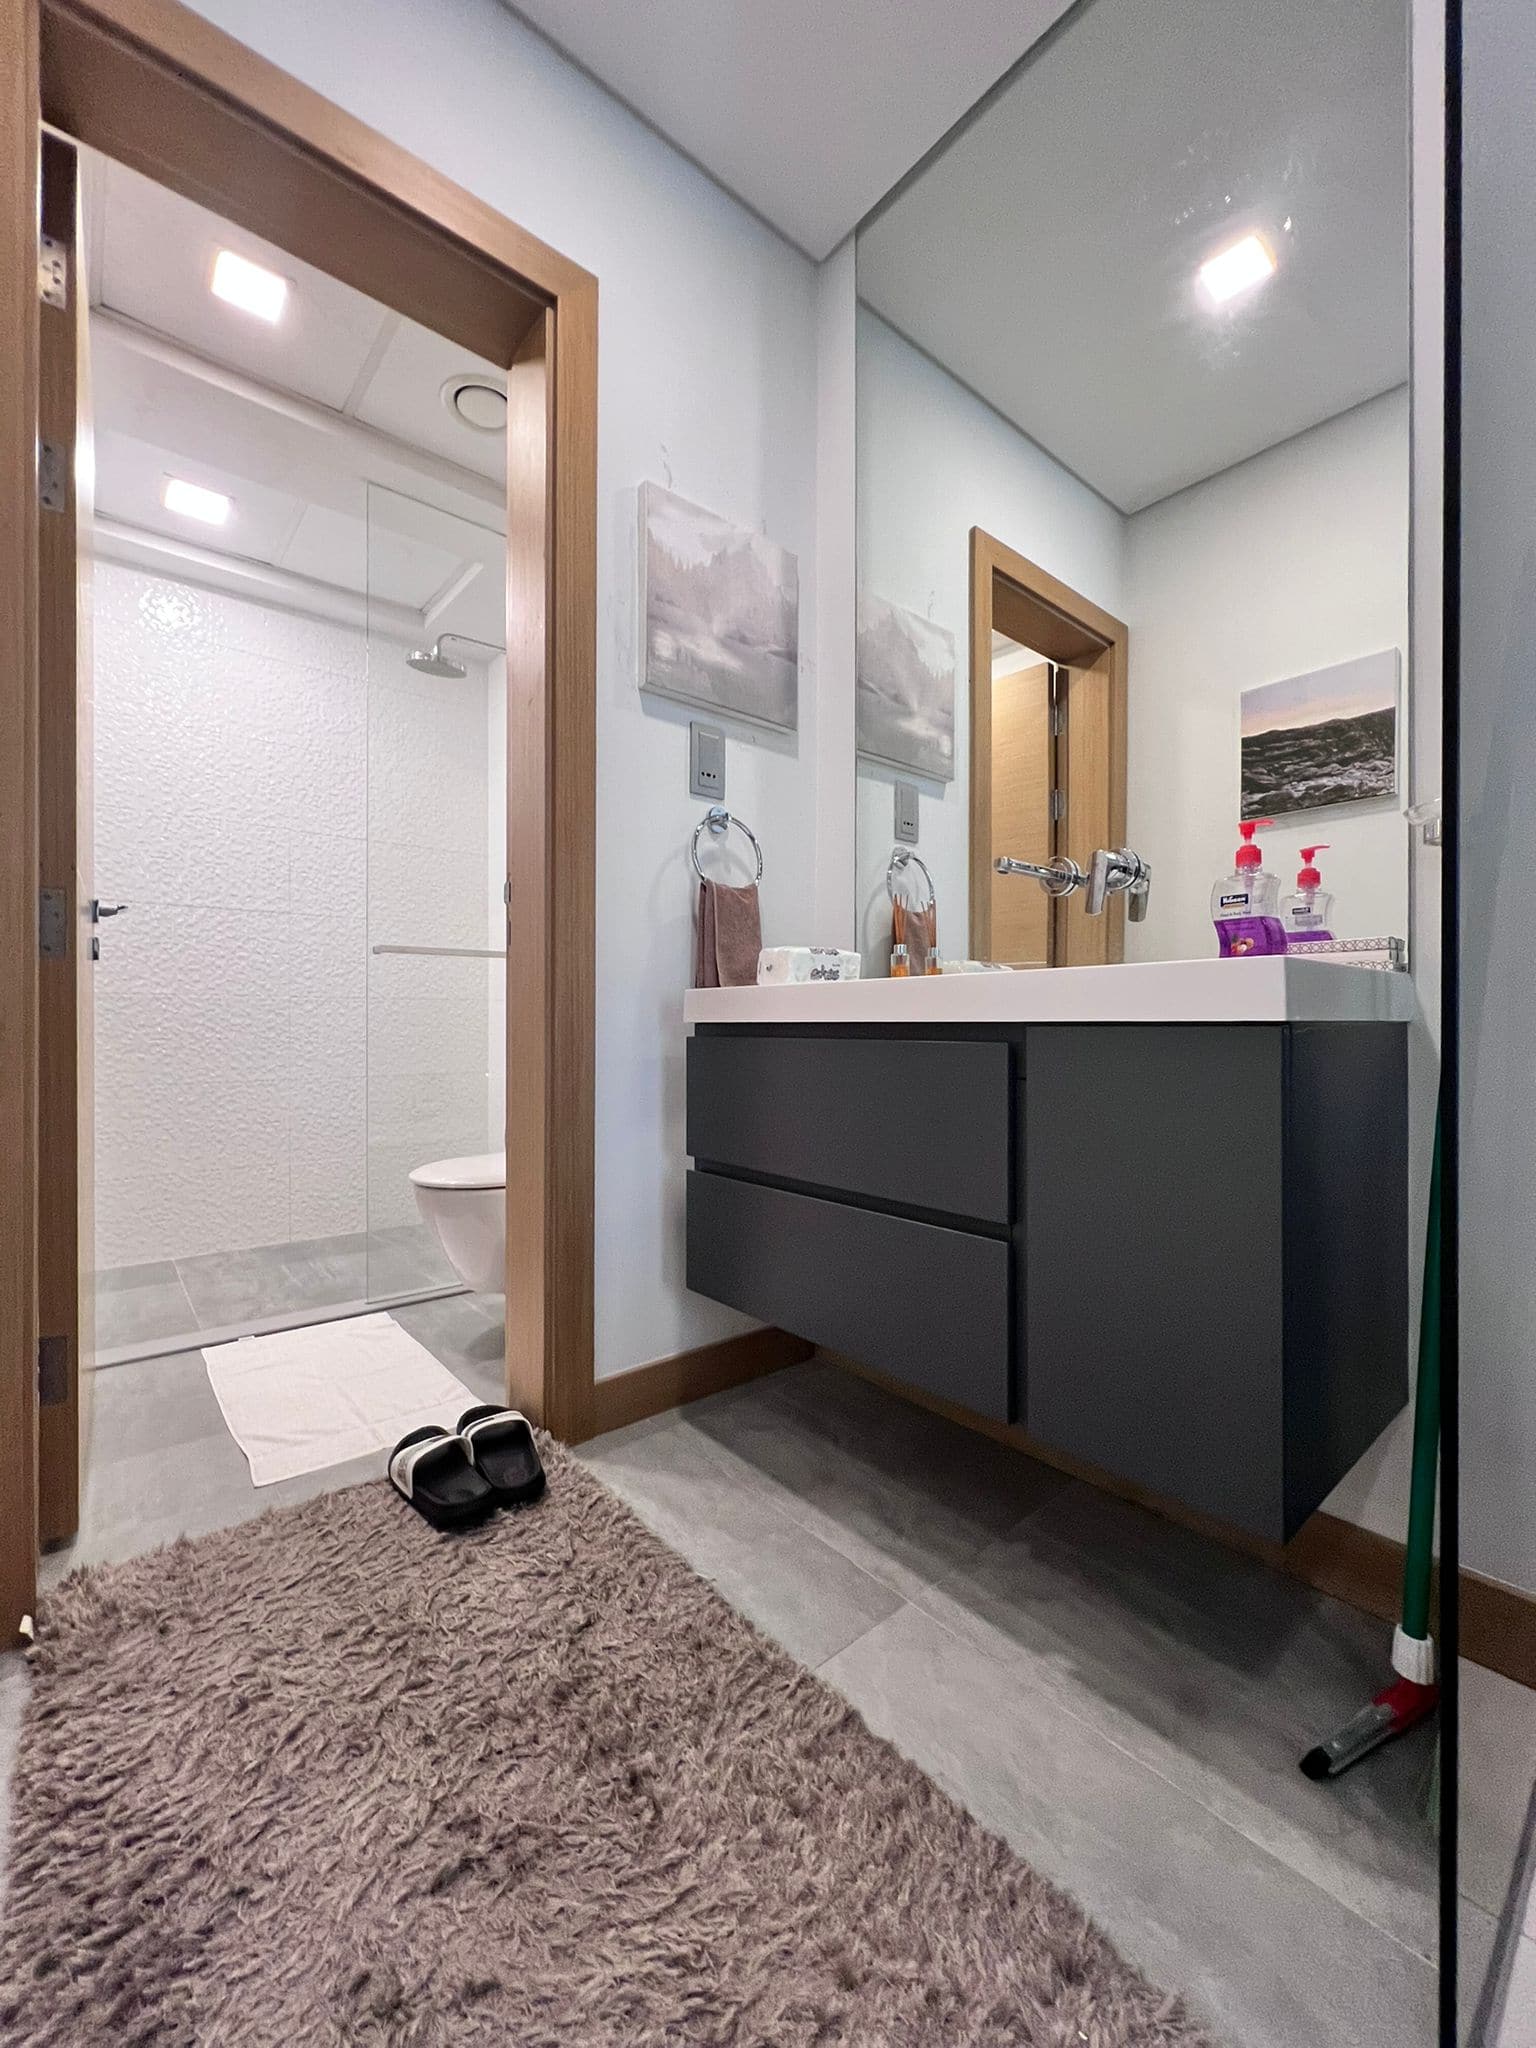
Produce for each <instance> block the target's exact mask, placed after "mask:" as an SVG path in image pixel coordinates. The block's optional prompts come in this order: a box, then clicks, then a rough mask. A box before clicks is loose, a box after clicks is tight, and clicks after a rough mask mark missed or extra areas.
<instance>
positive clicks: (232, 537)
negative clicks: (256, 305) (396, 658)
mask: <svg viewBox="0 0 1536 2048" xmlns="http://www.w3.org/2000/svg"><path fill="white" fill-rule="evenodd" d="M86 246H87V250H88V253H89V261H90V279H91V305H92V334H91V344H92V403H93V409H94V413H95V432H96V513H97V517H98V520H100V521H101V522H102V535H103V551H104V552H115V553H117V554H118V555H119V556H120V557H122V558H123V559H131V560H134V561H137V562H141V563H142V564H143V565H145V566H150V565H151V564H152V563H153V561H154V559H155V555H156V550H157V548H158V549H159V550H160V553H161V556H162V558H163V566H164V567H165V568H166V570H167V571H168V573H178V571H177V556H176V555H175V554H174V553H169V554H168V553H166V552H165V551H166V549H167V548H169V549H171V550H175V549H181V550H183V555H182V558H181V559H182V562H183V566H184V567H196V566H197V564H196V562H195V560H194V556H193V555H192V554H191V553H188V552H186V551H196V553H197V554H199V555H201V554H206V553H209V552H212V553H213V554H216V555H218V556H221V557H227V558H229V560H230V561H231V563H232V564H234V565H236V566H235V567H234V568H233V569H232V570H231V572H230V573H229V574H228V575H224V576H219V575H215V576H214V578H213V580H215V581H222V582H223V583H224V584H225V586H226V587H232V588H245V589H248V590H250V591H252V592H253V594H264V595H268V596H270V597H272V598H273V601H281V599H282V595H283V593H284V591H285V590H286V592H287V594H288V596H289V597H290V599H291V600H293V601H294V602H295V603H296V604H298V605H299V607H300V608H303V606H304V604H305V603H306V602H307V601H308V600H309V599H311V598H313V599H314V600H316V602H317V605H318V608H320V609H322V610H325V611H327V613H328V615H330V616H337V617H346V616H355V617H358V618H359V619H362V618H365V617H366V618H368V620H369V623H370V624H374V625H378V626H381V627H384V628H387V629H388V630H391V631H393V632H395V633H397V634H399V633H407V634H411V633H415V632H418V631H419V633H420V636H421V637H423V638H429V637H431V636H432V635H435V634H437V633H440V632H446V631H452V632H460V633H465V634H468V635H470V636H472V637H473V638H475V639H480V640H486V641H493V642H500V640H501V639H502V637H503V630H504V629H503V620H504V616H505V597H504V586H505V575H504V566H503V565H504V561H505V541H504V539H503V536H502V532H501V530H500V529H501V528H502V527H503V525H504V520H505V511H504V507H505V485H504V481H503V479H504V475H505V460H506V454H505V437H504V435H501V434H496V435H485V434H477V433H475V432H473V431H472V430H470V429H469V428H467V427H465V426H464V425H462V424H461V423H460V422H459V421H458V420H456V419H455V418H454V416H453V415H452V414H450V412H449V411H448V409H447V407H446V406H445V405H444V404H443V402H442V398H441V390H442V386H443V384H444V383H445V382H446V381H447V380H448V379H449V378H450V377H452V376H453V375H455V374H456V373H458V372H461V371H465V370H479V371H486V370H489V369H490V368H491V366H490V365H488V364H481V363H478V362H477V361H476V359H475V358H474V357H472V356H470V355H468V354H467V353H466V352H465V351H464V350H463V349H461V348H459V347H458V346H457V345H456V344H455V343H452V342H449V341H446V340H444V339H443V338H442V337H441V336H440V335H436V334H433V333H431V332H429V331H428V330H427V329H425V328H422V327H417V326H415V325H413V324H412V323H411V322H410V321H408V320H405V319H402V318H401V317H400V316H399V315H398V314H395V313H393V312H390V311H389V310H388V309H386V308H385V307H383V306H380V305H377V304H376V303H375V302H374V301H372V300H371V299H368V298H365V297H364V296H363V295H362V294H361V293H359V292H356V291H353V290H352V289H351V288H350V287H348V286H346V285H343V284H339V283H338V282H337V281H336V280H335V279H334V278H330V277H327V276H326V275H325V274H324V273H323V272H320V271H317V270H312V269H311V268H310V267H309V266H308V265H306V264H303V263H300V262H298V261H296V260H295V259H294V258H293V257H291V256H289V255H287V254H286V253H284V252H283V251H280V250H278V249H275V248H273V247H272V246H271V245H270V244H267V243H264V242H262V241H261V240H260V239H259V237H257V236H254V235H251V234H248V233H246V232H245V231H244V230H243V229H240V228H236V227H233V226H231V225H230V224H228V223H227V222H224V221H221V220H219V219H218V218H217V217H216V216H215V215H213V214H211V213H208V212H206V211H205V210H204V209H203V208H202V207H199V206H196V205H194V204H192V202H190V201H189V200H185V199H182V198H179V197H177V196H176V195H175V194H173V193H171V192H168V191H166V190H165V189H164V188H163V187H161V186H158V185H155V184H153V183H151V182H150V181H149V180H148V179H145V178H141V177H139V176H138V175H137V174H136V173H135V172H132V171H129V170H126V169H125V168H124V167H123V166H122V165H120V164H115V163H110V162H108V161H107V160H106V159H104V158H100V157H95V158H92V159H91V161H90V164H89V169H88V178H87V222H86ZM220 248H232V249H235V250H236V251H238V252H239V253H240V254H241V255H243V256H248V257H250V258H251V259H253V260H254V261H256V262H259V263H262V264H264V265H266V266H267V267H268V268H269V269H273V270H277V271H279V272H280V273H281V274H282V275H283V276H285V277H286V278H288V280H289V285H290V289H289V293H288V300H287V304H286V306H285V308H284V311H283V315H282V318H281V320H280V321H279V322H278V324H277V325H276V326H269V325H267V324H266V323H264V322H262V321H260V320H257V319H254V318H252V317H251V316H250V315H249V314H246V313H242V312H240V311H239V310H238V309H236V308H234V307H232V306H229V305H226V304H224V303H223V302H222V301H221V300H218V299H216V298H214V296H213V294H212V293H211V292H210V290H209V288H208V284H209V277H210V274H211V271H212V267H213V260H214V256H215V254H216V253H217V251H218V250H219V249H220ZM169 475H175V476H180V477H184V478H186V479H187V480H188V481H189V482H191V483H196V484H203V485H205V486H207V487H208V488H210V489H213V490H217V491H221V492H223V493H224V494H225V496H227V497H228V498H230V499H231V500H232V501H233V510H232V513H231V516H230V519H229V521H228V523H227V524H226V525H224V526H222V527H217V528H216V527H212V526H208V525H205V524H202V523H200V522H198V521H195V520H191V519H187V518H183V517H178V516H177V515H176V514H174V513H171V512H168V511H166V509H165V507H164V505H163V504H162V503H161V491H162V488H163V485H164V482H165V479H166V477H167V476H169ZM263 568H264V569H267V570H270V571H273V572H276V573H275V574H273V575H271V576H269V577H267V578H266V579H265V582H263V579H262V577H261V576H260V575H258V574H256V573H254V572H255V571H256V570H258V569H263ZM327 593H329V594H330V595H331V597H332V598H333V599H334V602H331V603H329V604H327V603H326V594H327ZM458 651H459V652H461V653H468V652H469V650H464V649H460V650H458Z"/></svg>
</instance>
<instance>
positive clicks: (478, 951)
mask: <svg viewBox="0 0 1536 2048" xmlns="http://www.w3.org/2000/svg"><path fill="white" fill-rule="evenodd" d="M369 950H370V951H371V952H374V953H418V954H421V955H422V956H423V957H425V958H426V959H429V960H505V959H506V957H507V949H506V947H505V946H373V947H370V949H369Z"/></svg>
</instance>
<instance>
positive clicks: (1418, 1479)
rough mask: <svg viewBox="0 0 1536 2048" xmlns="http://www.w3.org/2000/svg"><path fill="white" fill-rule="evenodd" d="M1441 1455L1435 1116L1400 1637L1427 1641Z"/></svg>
mask: <svg viewBox="0 0 1536 2048" xmlns="http://www.w3.org/2000/svg"><path fill="white" fill-rule="evenodd" d="M1439 1455H1440V1111H1439V1109H1438V1107H1437V1108H1436V1110H1435V1151H1434V1159H1433V1161H1432V1163H1431V1165H1430V1169H1429V1224H1428V1228H1427V1230H1426V1233H1425V1238H1424V1292H1423V1297H1422V1300H1421V1303H1420V1308H1419V1364H1418V1375H1417V1385H1416V1390H1415V1398H1414V1408H1413V1481H1412V1486H1411V1488H1410V1491H1409V1496H1408V1547H1407V1551H1406V1554H1405V1556H1404V1559H1403V1624H1402V1625H1403V1634H1404V1635H1405V1636H1412V1637H1413V1638H1414V1640H1415V1641H1416V1642H1427V1641H1428V1640H1429V1592H1430V1581H1431V1578H1432V1576H1433V1572H1434V1542H1435V1479H1436V1466H1437V1464H1438V1461H1439Z"/></svg>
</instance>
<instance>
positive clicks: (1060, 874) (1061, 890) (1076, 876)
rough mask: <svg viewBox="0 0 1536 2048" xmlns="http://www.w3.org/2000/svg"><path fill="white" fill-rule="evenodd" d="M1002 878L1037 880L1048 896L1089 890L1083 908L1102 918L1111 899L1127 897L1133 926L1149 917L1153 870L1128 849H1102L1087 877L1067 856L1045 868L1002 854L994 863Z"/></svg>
mask: <svg viewBox="0 0 1536 2048" xmlns="http://www.w3.org/2000/svg"><path fill="white" fill-rule="evenodd" d="M992 865H993V867H994V868H995V869H996V870H997V872H998V873H999V874H1000V875H1029V876H1031V877H1032V878H1033V879H1034V880H1035V881H1037V882H1038V883H1039V884H1040V886H1041V888H1042V889H1044V890H1045V892H1046V894H1047V895H1048V896H1070V895H1071V894H1072V892H1073V890H1074V889H1086V890H1087V891H1088V901H1087V902H1086V903H1085V904H1084V906H1083V908H1084V909H1085V910H1086V911H1087V913H1088V915H1089V916H1090V917H1102V916H1103V914H1104V905H1105V903H1106V901H1107V900H1108V899H1109V897H1111V896H1119V895H1122V894H1126V895H1128V896H1129V899H1130V900H1129V901H1128V902H1127V904H1126V906H1125V907H1126V914H1127V915H1128V916H1129V917H1130V919H1131V921H1132V923H1133V924H1140V922H1141V920H1142V919H1143V918H1144V917H1145V916H1146V914H1147V897H1148V895H1149V894H1150V892H1151V888H1152V870H1151V868H1150V867H1148V865H1147V863H1146V862H1145V861H1144V860H1143V859H1142V857H1141V855H1140V854H1139V853H1132V852H1131V850H1130V848H1129V847H1128V846H1124V847H1121V848H1120V850H1119V851H1118V852H1111V851H1110V850H1109V849H1108V848H1107V847H1103V846H1101V847H1100V848H1099V849H1098V851H1097V852H1096V853H1095V854H1094V856H1093V859H1092V861H1091V862H1090V863H1089V867H1088V872H1087V873H1086V874H1084V872H1083V870H1082V869H1081V868H1080V867H1079V866H1078V864H1077V862H1076V861H1075V860H1070V859H1068V857H1067V855H1066V854H1064V853H1059V854H1057V856H1056V858H1055V859H1054V860H1051V861H1047V862H1046V864H1045V865H1044V866H1043V867H1040V866H1037V865H1036V863H1035V862H1034V861H1032V860H1012V859H1010V857H1009V856H1008V855H1007V854H999V855H998V857H997V859H996V860H995V861H993V863H992Z"/></svg>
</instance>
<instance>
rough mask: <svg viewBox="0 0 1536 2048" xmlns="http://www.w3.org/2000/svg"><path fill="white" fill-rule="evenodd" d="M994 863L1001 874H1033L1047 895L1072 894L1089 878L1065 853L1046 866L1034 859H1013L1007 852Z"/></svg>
mask: <svg viewBox="0 0 1536 2048" xmlns="http://www.w3.org/2000/svg"><path fill="white" fill-rule="evenodd" d="M992 865H993V867H994V868H996V870H997V872H998V873H999V874H1000V875H1031V876H1033V878H1034V879H1035V881H1037V882H1038V883H1039V884H1040V886H1041V888H1042V889H1044V891H1045V893H1046V894H1047V896H1070V895H1071V894H1072V891H1073V890H1074V889H1081V888H1082V887H1083V885H1084V884H1085V883H1086V882H1087V880H1088V877H1087V876H1086V875H1085V874H1084V873H1083V871H1082V869H1081V868H1080V867H1079V866H1078V864H1077V862H1076V861H1075V860H1069V859H1068V858H1067V856H1066V854H1064V853H1058V854H1057V856H1056V858H1055V859H1054V860H1052V861H1047V863H1046V864H1045V866H1044V867H1037V866H1036V865H1035V863H1034V862H1033V861H1032V860H1013V859H1011V858H1010V857H1009V856H1008V855H1007V854H1006V853H1000V854H999V855H998V857H997V859H996V860H995V861H993V863H992Z"/></svg>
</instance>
